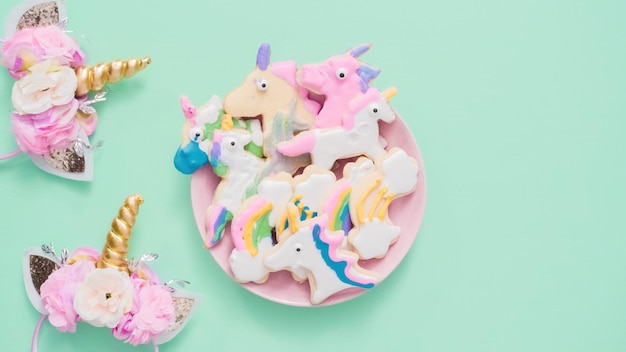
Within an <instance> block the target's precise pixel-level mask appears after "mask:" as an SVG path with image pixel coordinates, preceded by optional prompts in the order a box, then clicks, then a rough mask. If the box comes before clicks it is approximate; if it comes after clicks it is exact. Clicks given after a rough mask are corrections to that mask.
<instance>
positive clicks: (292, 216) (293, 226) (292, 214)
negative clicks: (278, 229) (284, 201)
mask: <svg viewBox="0 0 626 352" xmlns="http://www.w3.org/2000/svg"><path fill="white" fill-rule="evenodd" d="M297 212H298V211H297V208H296V207H289V208H287V216H288V217H289V229H290V230H291V233H292V234H294V233H296V232H298V231H299V230H300V228H299V227H298V224H297V222H298V214H297Z"/></svg>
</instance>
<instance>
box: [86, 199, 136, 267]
mask: <svg viewBox="0 0 626 352" xmlns="http://www.w3.org/2000/svg"><path fill="white" fill-rule="evenodd" d="M141 203H143V197H142V196H140V195H138V194H133V195H131V196H128V197H127V198H126V200H125V201H124V205H122V206H121V207H120V210H119V212H118V214H117V217H115V219H113V222H112V223H111V230H109V232H108V233H107V241H106V243H105V244H104V247H103V248H102V254H101V255H100V258H98V261H97V262H96V267H97V268H116V269H118V270H119V271H125V272H127V273H130V270H129V269H128V264H127V263H126V253H128V240H129V239H130V236H131V235H132V234H133V231H132V228H133V225H135V217H136V216H137V213H138V212H139V205H141Z"/></svg>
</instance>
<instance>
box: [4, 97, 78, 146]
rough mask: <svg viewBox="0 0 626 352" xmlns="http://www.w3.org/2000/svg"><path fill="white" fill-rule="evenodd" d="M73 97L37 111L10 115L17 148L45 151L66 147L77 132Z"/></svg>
mask: <svg viewBox="0 0 626 352" xmlns="http://www.w3.org/2000/svg"><path fill="white" fill-rule="evenodd" d="M77 110H78V102H77V101H76V99H74V100H72V101H70V102H69V103H68V104H65V105H62V106H55V107H53V108H51V109H48V110H46V111H44V112H42V113H39V114H25V115H20V114H17V113H12V114H11V122H12V125H13V129H12V131H13V134H15V139H16V141H17V144H18V146H19V147H20V149H21V150H22V151H24V152H27V153H33V154H48V153H49V152H50V149H51V148H52V149H64V148H67V147H68V146H69V145H70V143H71V142H72V141H74V140H75V139H76V138H77V136H78V132H79V125H78V123H77V122H76V119H75V118H74V117H75V115H76V111H77Z"/></svg>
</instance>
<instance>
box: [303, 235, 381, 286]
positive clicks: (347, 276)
mask: <svg viewBox="0 0 626 352" xmlns="http://www.w3.org/2000/svg"><path fill="white" fill-rule="evenodd" d="M311 233H312V236H313V241H314V242H315V247H316V248H317V249H318V250H319V251H320V253H321V255H322V259H324V262H325V263H326V265H327V266H328V267H329V268H331V269H332V270H333V271H334V272H335V274H337V277H338V278H339V280H341V281H342V282H344V283H346V284H349V285H352V286H356V287H360V288H372V287H374V286H375V285H376V281H374V280H368V279H367V278H365V277H363V276H360V277H359V276H356V275H354V274H353V272H352V270H351V269H352V268H353V267H354V266H355V265H356V263H357V259H356V258H355V257H353V256H348V255H344V254H342V252H341V251H340V250H339V249H340V247H341V243H342V241H343V238H342V237H340V236H334V237H330V236H328V235H327V234H326V231H322V228H321V226H320V224H319V223H316V224H315V225H313V229H312V232H311Z"/></svg>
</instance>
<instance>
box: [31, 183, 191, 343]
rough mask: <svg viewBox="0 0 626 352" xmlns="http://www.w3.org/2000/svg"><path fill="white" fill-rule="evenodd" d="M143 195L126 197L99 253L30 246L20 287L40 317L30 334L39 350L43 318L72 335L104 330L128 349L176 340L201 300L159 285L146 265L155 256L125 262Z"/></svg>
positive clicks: (171, 283) (170, 285)
mask: <svg viewBox="0 0 626 352" xmlns="http://www.w3.org/2000/svg"><path fill="white" fill-rule="evenodd" d="M142 202H143V197H141V196H139V195H132V196H129V197H128V198H127V199H126V201H125V202H124V205H123V206H122V207H121V208H120V210H119V212H118V215H117V216H116V217H115V218H114V219H113V222H112V225H111V229H110V230H109V232H108V233H107V235H106V243H105V245H104V247H103V248H102V251H101V252H99V251H98V250H96V249H94V248H89V247H82V248H78V249H76V250H75V251H74V252H73V253H71V254H70V253H69V252H68V250H67V249H63V250H62V251H61V253H60V256H58V255H57V253H56V251H55V249H54V247H53V246H52V244H50V245H43V246H41V247H35V248H29V249H27V250H26V252H25V254H24V265H23V268H24V284H25V286H26V292H27V294H28V297H29V299H30V301H31V303H32V304H33V306H34V307H35V308H36V309H37V310H38V311H39V312H40V313H41V318H40V319H39V322H38V324H37V327H36V329H35V333H34V336H33V344H32V351H37V340H38V335H39V329H40V327H41V324H42V323H43V322H44V321H45V320H46V319H47V320H48V321H49V322H50V324H51V325H52V326H54V327H55V328H57V330H59V331H61V332H76V331H77V323H78V322H80V321H82V322H85V323H87V324H90V325H93V326H96V327H107V328H109V329H112V330H111V332H112V334H113V336H115V337H116V338H117V339H119V340H123V341H124V342H126V343H130V344H132V345H139V344H147V343H150V344H152V345H153V346H154V350H155V351H158V345H160V344H163V343H165V342H167V341H169V340H171V339H172V338H174V336H176V335H177V334H178V333H179V332H180V331H181V330H182V328H183V327H184V326H185V324H187V321H188V319H189V316H190V315H191V314H192V312H193V311H194V310H195V309H196V308H197V305H198V303H199V301H200V296H198V295H197V294H193V293H190V292H186V291H184V290H181V289H179V288H176V287H175V284H177V285H180V286H182V285H183V283H184V281H180V280H171V281H168V282H166V283H162V282H161V280H160V279H159V277H158V276H157V275H156V274H155V273H154V272H153V271H152V270H151V269H150V267H149V266H148V264H147V263H148V262H150V261H153V260H155V259H156V258H157V257H158V256H157V255H156V254H154V253H144V254H143V255H142V256H141V257H140V258H139V259H134V258H131V259H127V254H128V241H129V240H130V237H131V235H132V227H133V226H134V225H135V217H136V216H137V214H138V212H139V205H140V204H141V203H142Z"/></svg>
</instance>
